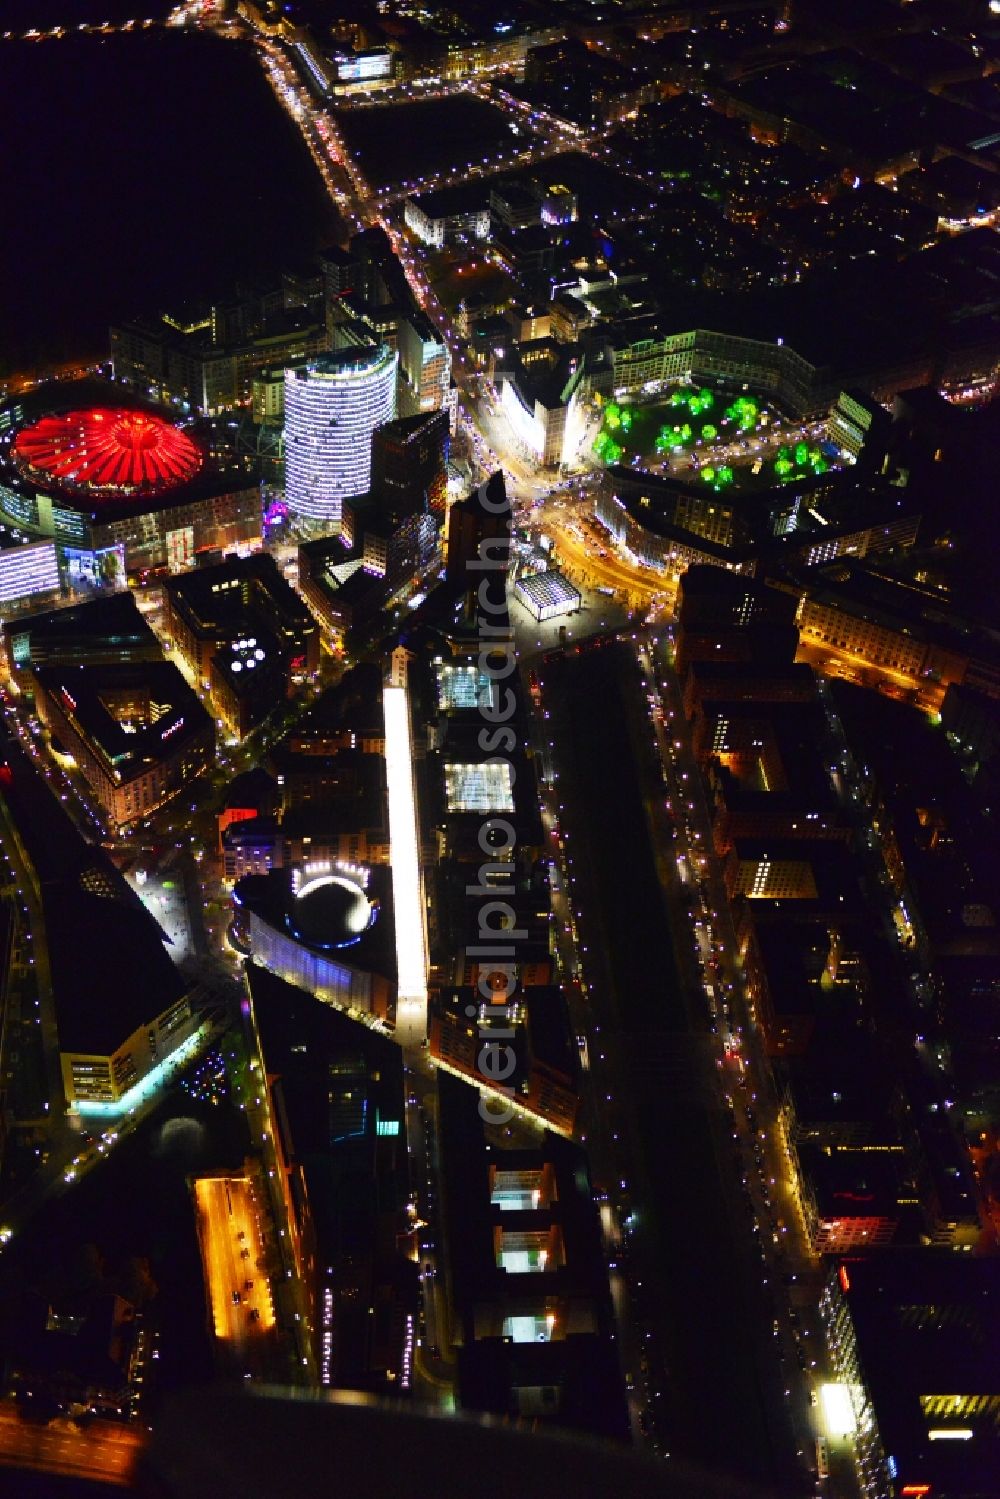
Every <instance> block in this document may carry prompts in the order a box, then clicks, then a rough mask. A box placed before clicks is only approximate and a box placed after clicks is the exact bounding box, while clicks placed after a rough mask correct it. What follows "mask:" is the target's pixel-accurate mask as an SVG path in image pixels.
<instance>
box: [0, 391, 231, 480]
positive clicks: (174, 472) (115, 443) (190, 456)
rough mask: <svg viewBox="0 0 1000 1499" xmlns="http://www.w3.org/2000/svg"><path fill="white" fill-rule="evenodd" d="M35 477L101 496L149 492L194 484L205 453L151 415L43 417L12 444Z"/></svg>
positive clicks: (104, 411) (100, 410)
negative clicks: (134, 491) (103, 494)
mask: <svg viewBox="0 0 1000 1499" xmlns="http://www.w3.org/2000/svg"><path fill="white" fill-rule="evenodd" d="M14 457H15V459H16V460H17V462H18V463H19V464H20V465H21V467H22V468H24V469H25V470H27V471H29V472H30V473H31V474H33V475H34V476H35V477H36V478H38V479H42V478H48V479H49V480H55V481H57V482H58V483H59V484H61V485H65V486H66V487H69V488H77V489H86V490H88V491H91V492H94V493H98V494H100V493H101V492H105V493H108V494H121V493H122V492H123V491H124V492H128V491H130V490H136V489H138V490H142V491H144V492H146V493H150V492H155V491H156V490H160V489H171V488H173V487H174V485H176V484H184V483H186V482H187V481H188V480H189V479H193V478H194V476H195V474H196V473H197V472H198V470H199V468H200V467H201V453H200V451H199V450H198V448H197V447H196V445H195V444H194V443H193V442H192V441H191V439H190V437H188V436H187V434H186V433H185V432H181V431H180V429H179V428H177V427H175V426H173V424H172V423H171V422H168V421H164V419H163V417H161V416H156V415H154V414H153V413H151V412H148V411H132V410H127V409H125V408H118V409H115V408H114V407H107V406H103V407H101V406H95V407H91V408H90V409H89V410H87V411H66V412H61V413H60V414H58V415H52V416H43V417H41V418H40V420H38V421H37V422H34V423H32V425H31V426H30V427H25V428H24V430H23V431H21V432H19V433H18V434H17V437H16V438H15V439H14Z"/></svg>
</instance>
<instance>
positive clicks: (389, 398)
mask: <svg viewBox="0 0 1000 1499" xmlns="http://www.w3.org/2000/svg"><path fill="white" fill-rule="evenodd" d="M396 362H397V356H396V355H395V353H393V351H392V350H391V349H390V348H389V347H388V345H387V344H372V345H369V346H367V347H365V348H360V349H341V350H338V351H337V352H335V353H333V354H323V355H321V356H320V357H319V358H318V359H314V360H311V361H310V362H309V364H307V365H305V366H303V367H302V368H299V369H294V370H286V371H285V500H286V503H287V504H288V508H289V510H290V511H291V512H292V514H293V515H296V516H298V517H300V518H301V519H304V520H309V521H316V522H320V523H322V524H324V525H327V526H330V527H331V528H335V527H336V526H339V524H340V518H341V510H342V506H343V502H344V500H346V499H350V498H351V497H352V496H354V495H360V494H366V493H367V491H368V488H369V484H370V481H371V439H372V433H373V432H374V430H375V428H376V427H380V426H382V424H383V423H384V422H389V421H392V419H393V417H394V416H395V415H396Z"/></svg>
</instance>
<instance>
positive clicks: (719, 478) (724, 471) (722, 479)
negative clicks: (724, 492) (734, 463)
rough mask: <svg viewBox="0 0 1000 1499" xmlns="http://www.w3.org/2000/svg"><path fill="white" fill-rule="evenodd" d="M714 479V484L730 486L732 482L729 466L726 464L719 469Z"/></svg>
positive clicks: (731, 472)
mask: <svg viewBox="0 0 1000 1499" xmlns="http://www.w3.org/2000/svg"><path fill="white" fill-rule="evenodd" d="M715 478H716V482H717V483H718V484H732V482H733V471H732V469H731V468H730V467H729V465H728V464H726V465H725V467H723V468H720V469H719V471H718V473H717V474H716V476H715Z"/></svg>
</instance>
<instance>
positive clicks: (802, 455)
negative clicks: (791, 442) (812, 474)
mask: <svg viewBox="0 0 1000 1499" xmlns="http://www.w3.org/2000/svg"><path fill="white" fill-rule="evenodd" d="M795 462H796V463H797V464H798V466H799V468H805V466H806V464H807V463H808V462H809V444H808V443H807V442H797V443H796V444H795Z"/></svg>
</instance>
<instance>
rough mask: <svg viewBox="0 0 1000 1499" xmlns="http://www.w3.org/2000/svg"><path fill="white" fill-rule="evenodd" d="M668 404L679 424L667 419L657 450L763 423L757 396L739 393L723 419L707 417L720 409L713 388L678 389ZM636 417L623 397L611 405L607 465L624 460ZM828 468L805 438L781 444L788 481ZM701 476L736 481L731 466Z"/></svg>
mask: <svg viewBox="0 0 1000 1499" xmlns="http://www.w3.org/2000/svg"><path fill="white" fill-rule="evenodd" d="M667 404H668V406H670V407H672V408H673V409H674V411H675V412H676V414H677V418H678V419H677V421H676V422H670V421H667V422H665V423H664V424H663V425H662V426H661V427H660V430H659V431H658V433H657V434H656V439H655V442H654V447H655V450H656V452H657V453H670V452H678V451H681V450H683V449H684V448H686V447H689V446H690V445H691V444H692V443H693V442H695V441H701V442H715V441H716V439H717V438H718V437H719V436H720V427H732V428H735V430H736V431H737V432H741V433H747V432H754V431H756V430H757V428H758V427H759V426H761V425H762V423H763V413H762V410H761V405H760V402H759V401H758V400H756V399H755V397H753V396H738V397H737V398H736V400H735V401H732V402H731V403H730V404H729V405H728V406H727V407H726V408H725V410H724V411H723V413H722V415H721V417H719V418H718V419H717V421H712V420H702V418H706V417H710V416H711V413H712V412H713V410H714V409H715V404H716V397H715V393H714V392H713V391H711V390H708V389H704V390H696V391H687V390H675V391H673V392H672V393H671V395H670V397H669V399H668V402H667ZM636 416H637V411H636V408H634V407H632V406H622V405H620V404H619V403H618V402H617V401H609V402H608V404H607V405H606V406H605V408H604V418H603V422H602V424H601V430H600V432H599V433H598V435H597V439H596V441H595V442H594V454H595V456H596V457H597V458H598V459H599V460H600V462H601V463H606V464H609V465H610V464H614V463H619V462H620V461H621V459H622V455H623V453H624V451H625V450H624V445H623V443H622V442H621V441H620V440H619V439H620V438H622V437H626V436H627V435H628V434H629V432H631V430H632V427H633V425H634V422H635V420H636ZM692 423H694V424H695V425H692ZM723 435H725V434H723ZM828 467H829V464H828V463H827V461H826V459H825V458H824V457H823V454H822V453H821V452H820V450H819V448H816V447H810V446H809V444H808V443H805V442H799V443H796V444H795V445H794V447H793V446H788V447H781V448H779V449H778V452H777V456H776V457H775V459H774V472H775V475H776V476H777V478H778V479H779V480H780V481H782V482H786V481H787V480H789V479H793V478H798V477H801V476H803V475H804V474H806V473H808V472H809V471H810V470H811V471H812V472H813V473H814V474H822V473H825V472H826V470H827V468H828ZM699 476H700V477H701V478H702V479H703V480H704V481H705V482H706V483H707V484H714V485H715V487H716V488H717V489H721V488H723V487H724V486H725V485H727V484H732V483H733V482H734V477H735V476H734V473H733V470H732V468H730V467H729V466H728V465H726V464H724V465H722V466H721V467H719V468H716V467H715V466H714V465H706V466H705V467H704V468H701V469H700V470H699Z"/></svg>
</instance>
